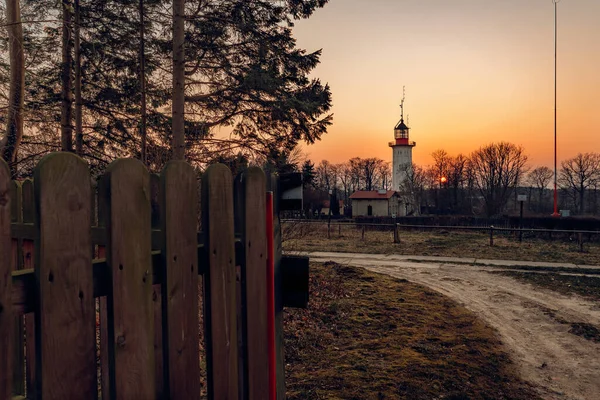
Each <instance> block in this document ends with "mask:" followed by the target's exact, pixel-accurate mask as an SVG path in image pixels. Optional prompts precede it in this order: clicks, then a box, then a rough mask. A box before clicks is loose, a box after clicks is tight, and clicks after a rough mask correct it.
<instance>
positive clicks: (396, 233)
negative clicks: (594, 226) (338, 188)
mask: <svg viewBox="0 0 600 400" xmlns="http://www.w3.org/2000/svg"><path fill="white" fill-rule="evenodd" d="M281 222H282V224H297V225H300V226H301V225H302V224H307V225H309V226H310V225H320V226H327V237H328V238H330V237H331V230H332V229H331V228H332V227H335V226H337V227H338V236H341V231H342V227H347V228H355V229H357V228H358V229H360V230H361V237H362V239H363V240H364V239H365V228H390V229H391V230H392V231H393V242H394V243H399V242H400V235H401V234H400V230H401V229H416V230H455V231H476V232H488V233H489V243H490V246H493V245H494V233H500V232H507V233H515V234H518V236H519V241H522V240H523V233H547V234H548V235H549V237H550V238H551V237H552V235H553V234H569V235H577V241H578V244H579V249H580V251H583V244H584V239H583V235H589V236H592V235H598V234H600V231H592V230H566V229H537V228H519V227H497V226H494V225H487V226H454V225H417V224H386V223H382V224H378V223H372V222H369V223H363V222H336V221H323V220H300V219H284V220H282V221H281Z"/></svg>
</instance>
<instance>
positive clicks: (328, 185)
mask: <svg viewBox="0 0 600 400" xmlns="http://www.w3.org/2000/svg"><path fill="white" fill-rule="evenodd" d="M315 186H316V187H317V188H318V189H321V190H324V191H326V192H328V191H329V190H330V189H334V188H335V187H336V186H337V171H336V169H335V168H334V165H333V164H331V163H330V162H329V161H327V160H323V161H321V162H320V163H319V165H317V168H316V169H315Z"/></svg>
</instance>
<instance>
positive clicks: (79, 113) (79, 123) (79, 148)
mask: <svg viewBox="0 0 600 400" xmlns="http://www.w3.org/2000/svg"><path fill="white" fill-rule="evenodd" d="M80 23H81V15H80V8H79V0H75V26H74V28H73V30H74V39H75V43H74V47H75V152H76V153H77V155H78V156H81V155H82V154H83V101H82V100H81V38H80Z"/></svg>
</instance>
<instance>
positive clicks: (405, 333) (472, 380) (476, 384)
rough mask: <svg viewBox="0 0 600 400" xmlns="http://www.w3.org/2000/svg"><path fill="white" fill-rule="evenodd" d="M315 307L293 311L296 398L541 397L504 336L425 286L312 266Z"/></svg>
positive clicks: (290, 373) (289, 329) (291, 364)
mask: <svg viewBox="0 0 600 400" xmlns="http://www.w3.org/2000/svg"><path fill="white" fill-rule="evenodd" d="M310 279H311V283H310V291H311V293H310V303H309V308H308V309H306V310H298V309H288V310H286V311H285V325H284V328H285V349H286V384H287V388H288V398H289V399H509V398H510V399H536V398H537V396H536V395H535V394H534V392H533V390H532V389H531V388H530V387H529V386H528V385H527V384H525V383H524V382H522V381H521V380H520V379H519V378H518V376H517V374H516V372H515V371H514V366H513V365H512V364H511V362H510V360H509V358H508V356H507V355H506V353H504V351H503V349H502V345H501V344H500V342H499V340H498V338H497V337H496V334H495V332H494V331H493V330H492V329H491V328H489V327H487V326H486V325H484V324H483V323H482V322H481V321H480V320H478V319H477V318H476V317H475V316H474V315H473V314H471V313H470V312H469V311H467V310H466V309H465V308H463V307H460V306H458V305H457V304H456V303H454V302H453V301H451V300H450V299H448V298H447V297H445V296H442V295H440V294H437V293H435V292H433V291H431V290H429V289H426V288H424V287H422V286H419V285H416V284H413V283H409V282H407V281H406V280H398V279H394V278H391V277H388V276H383V275H377V274H374V273H370V272H367V271H365V270H364V269H359V268H352V267H346V266H340V265H337V264H334V263H327V264H324V265H320V264H311V278H310Z"/></svg>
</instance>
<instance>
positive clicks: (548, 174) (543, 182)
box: [527, 166, 554, 211]
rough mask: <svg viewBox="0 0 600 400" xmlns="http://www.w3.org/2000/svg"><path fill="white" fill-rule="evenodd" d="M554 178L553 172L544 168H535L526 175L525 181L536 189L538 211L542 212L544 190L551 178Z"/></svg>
mask: <svg viewBox="0 0 600 400" xmlns="http://www.w3.org/2000/svg"><path fill="white" fill-rule="evenodd" d="M553 176H554V172H553V171H552V170H551V169H550V168H548V167H546V166H542V167H537V168H534V169H533V170H531V172H530V173H529V174H528V175H527V180H528V181H529V184H530V185H531V186H533V187H535V188H536V189H537V192H538V207H537V209H538V211H541V210H542V207H543V206H542V204H543V197H544V190H546V189H547V188H548V185H549V184H550V181H551V180H552V177H553Z"/></svg>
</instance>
